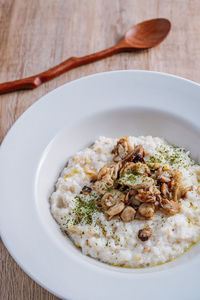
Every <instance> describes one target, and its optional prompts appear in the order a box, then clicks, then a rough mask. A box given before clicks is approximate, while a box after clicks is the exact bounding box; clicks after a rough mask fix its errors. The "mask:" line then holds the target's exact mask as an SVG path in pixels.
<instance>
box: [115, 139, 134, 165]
mask: <svg viewBox="0 0 200 300" xmlns="http://www.w3.org/2000/svg"><path fill="white" fill-rule="evenodd" d="M130 151H131V146H130V144H129V142H128V138H127V137H126V136H125V137H122V138H121V139H120V140H119V141H118V142H117V145H116V146H115V147H114V149H113V150H112V152H111V153H112V154H114V158H113V160H114V161H115V162H118V161H121V160H122V159H124V158H125V157H126V155H127V154H128V153H129V152H130Z"/></svg>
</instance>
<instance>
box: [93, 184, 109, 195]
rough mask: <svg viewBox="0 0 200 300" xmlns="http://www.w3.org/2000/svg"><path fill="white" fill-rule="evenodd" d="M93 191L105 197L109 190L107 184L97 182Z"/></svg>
mask: <svg viewBox="0 0 200 300" xmlns="http://www.w3.org/2000/svg"><path fill="white" fill-rule="evenodd" d="M93 189H94V190H95V191H96V192H97V193H98V194H99V195H100V196H103V195H104V194H105V192H106V190H107V189H108V186H107V184H106V183H105V182H104V181H95V183H94V184H93Z"/></svg>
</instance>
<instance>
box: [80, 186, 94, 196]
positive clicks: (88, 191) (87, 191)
mask: <svg viewBox="0 0 200 300" xmlns="http://www.w3.org/2000/svg"><path fill="white" fill-rule="evenodd" d="M91 191H92V189H91V187H89V186H86V185H85V186H84V187H83V188H82V191H81V193H82V194H83V195H88V194H89V193H91Z"/></svg>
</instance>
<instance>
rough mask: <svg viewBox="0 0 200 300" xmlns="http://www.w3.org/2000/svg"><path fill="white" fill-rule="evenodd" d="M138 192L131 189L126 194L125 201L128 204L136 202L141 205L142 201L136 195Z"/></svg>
mask: <svg viewBox="0 0 200 300" xmlns="http://www.w3.org/2000/svg"><path fill="white" fill-rule="evenodd" d="M136 194H137V191H136V190H129V191H128V193H127V194H126V196H125V200H124V202H125V203H126V204H135V205H140V201H138V200H136V199H135V195H136Z"/></svg>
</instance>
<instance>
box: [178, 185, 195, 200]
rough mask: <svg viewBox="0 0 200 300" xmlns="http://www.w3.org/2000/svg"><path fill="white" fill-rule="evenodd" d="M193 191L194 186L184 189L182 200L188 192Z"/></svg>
mask: <svg viewBox="0 0 200 300" xmlns="http://www.w3.org/2000/svg"><path fill="white" fill-rule="evenodd" d="M192 190H193V186H192V185H191V186H188V187H186V188H185V189H183V190H182V191H181V198H185V197H186V194H187V192H189V191H192Z"/></svg>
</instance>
